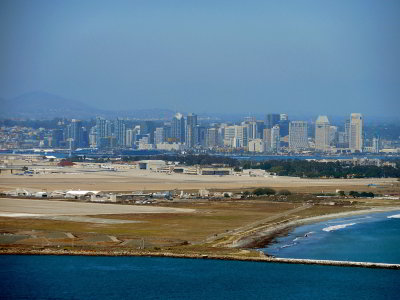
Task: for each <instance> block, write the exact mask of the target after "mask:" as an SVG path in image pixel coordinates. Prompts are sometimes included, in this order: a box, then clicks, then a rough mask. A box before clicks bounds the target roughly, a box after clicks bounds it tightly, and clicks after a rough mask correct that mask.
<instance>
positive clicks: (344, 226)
mask: <svg viewBox="0 0 400 300" xmlns="http://www.w3.org/2000/svg"><path fill="white" fill-rule="evenodd" d="M355 224H357V223H348V224H342V225H335V226H329V227H325V228H323V229H322V230H323V231H326V232H330V231H335V230H339V229H343V228H346V227H349V226H353V225H355Z"/></svg>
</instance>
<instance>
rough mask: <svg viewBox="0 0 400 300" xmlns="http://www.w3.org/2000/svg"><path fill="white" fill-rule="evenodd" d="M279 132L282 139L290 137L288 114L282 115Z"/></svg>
mask: <svg viewBox="0 0 400 300" xmlns="http://www.w3.org/2000/svg"><path fill="white" fill-rule="evenodd" d="M279 130H280V135H281V136H282V137H285V136H287V135H289V116H288V115H287V114H281V115H280V120H279Z"/></svg>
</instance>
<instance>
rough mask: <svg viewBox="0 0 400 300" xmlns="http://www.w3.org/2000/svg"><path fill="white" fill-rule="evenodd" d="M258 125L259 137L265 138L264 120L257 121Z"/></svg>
mask: <svg viewBox="0 0 400 300" xmlns="http://www.w3.org/2000/svg"><path fill="white" fill-rule="evenodd" d="M256 126H257V131H256V132H257V134H256V135H257V138H258V139H262V138H263V130H264V128H265V124H264V121H256Z"/></svg>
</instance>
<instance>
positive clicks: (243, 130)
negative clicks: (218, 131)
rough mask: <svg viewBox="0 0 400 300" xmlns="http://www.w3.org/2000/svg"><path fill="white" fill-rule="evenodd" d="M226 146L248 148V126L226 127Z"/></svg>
mask: <svg viewBox="0 0 400 300" xmlns="http://www.w3.org/2000/svg"><path fill="white" fill-rule="evenodd" d="M224 145H225V146H229V147H232V148H240V147H247V145H248V138H247V126H240V125H234V126H226V127H225V135H224Z"/></svg>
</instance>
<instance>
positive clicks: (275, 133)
mask: <svg viewBox="0 0 400 300" xmlns="http://www.w3.org/2000/svg"><path fill="white" fill-rule="evenodd" d="M280 148H281V135H280V128H279V125H275V126H274V127H272V129H271V150H272V152H275V153H278V152H279V151H280Z"/></svg>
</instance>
